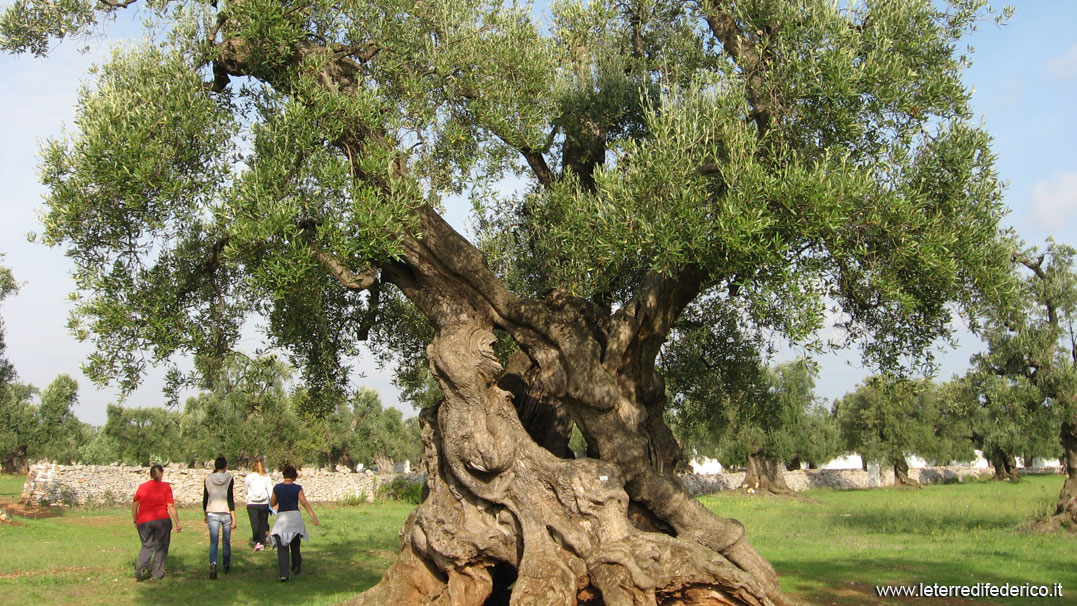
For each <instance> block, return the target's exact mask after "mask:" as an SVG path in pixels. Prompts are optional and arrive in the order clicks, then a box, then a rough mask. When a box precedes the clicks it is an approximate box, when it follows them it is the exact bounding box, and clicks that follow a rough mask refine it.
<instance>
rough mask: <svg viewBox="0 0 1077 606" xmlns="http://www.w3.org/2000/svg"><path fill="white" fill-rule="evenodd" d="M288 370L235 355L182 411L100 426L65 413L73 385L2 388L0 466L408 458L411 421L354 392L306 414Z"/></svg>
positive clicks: (130, 412)
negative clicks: (289, 385)
mask: <svg viewBox="0 0 1077 606" xmlns="http://www.w3.org/2000/svg"><path fill="white" fill-rule="evenodd" d="M289 377H290V369H289V368H288V367H287V366H286V365H284V364H283V363H281V362H280V361H278V360H276V359H275V358H272V357H266V358H254V359H252V358H245V357H236V358H233V359H232V360H230V361H229V363H228V364H226V365H224V366H223V367H222V369H221V370H220V371H219V372H218V373H217V374H216V376H215V377H214V380H213V381H212V382H211V384H208V385H205V386H204V389H202V391H201V392H200V393H199V394H198V395H196V396H193V397H190V398H188V399H187V401H186V403H185V404H184V405H183V407H182V409H180V410H175V409H170V408H166V407H154V408H128V407H123V406H119V405H115V404H110V405H109V406H108V409H107V420H106V422H105V424H104V425H103V426H101V427H94V426H91V425H89V424H87V423H84V422H81V421H79V420H78V419H77V418H76V417H75V415H74V414H73V412H72V411H73V408H74V406H75V404H76V403H77V400H78V384H77V383H76V382H75V380H74V379H72V378H71V377H69V376H67V375H60V376H59V377H57V378H56V379H55V380H54V381H53V382H52V383H51V384H50V385H49V386H48V387H47V388H46V389H45V390H44V391H42V392H40V393H39V392H38V390H37V389H35V388H34V387H32V386H30V385H26V384H23V383H18V382H12V383H5V384H4V389H3V398H2V400H0V423H2V426H0V465H2V467H3V470H4V472H5V473H13V472H20V471H24V470H25V469H26V467H27V465H28V463H29V462H31V461H36V460H42V459H44V460H49V461H55V462H60V463H77V462H81V463H85V464H99V465H103V464H109V463H113V462H118V463H126V464H131V465H138V464H142V465H144V464H148V463H151V462H154V463H156V462H182V463H187V464H200V463H203V462H205V461H208V460H212V459H213V458H215V457H217V456H219V455H224V456H226V457H228V459H229V461H230V462H232V464H233V466H239V467H245V466H247V465H249V464H251V463H252V462H253V461H254V460H255V459H264V460H265V461H266V463H267V465H268V466H270V467H274V466H277V465H280V464H282V463H286V462H288V463H294V464H300V465H302V464H307V465H311V464H314V465H319V466H330V467H332V466H336V465H345V466H348V467H350V468H354V467H355V466H356V465H358V464H363V465H365V466H368V467H369V466H370V465H372V464H373V463H374V462H375V460H376V459H377V460H380V461H382V462H383V464H384V462H385V461H387V460H388V461H404V460H411V461H417V460H418V458H419V456H420V455H421V454H422V443H421V440H420V438H419V426H418V421H417V419H415V418H410V419H404V418H403V415H402V414H401V412H400V411H399V410H397V409H395V408H392V407H384V406H382V403H381V400H380V398H379V397H378V393H377V391H375V390H373V389H365V388H364V389H360V390H359V391H358V392H357V393H355V394H353V395H352V396H351V397H350V398H341V399H340V400H339V401H338V402H336V404H335V406H334V407H333V408H332V409H331V410H330V411H328V412H327V413H323V414H311V413H309V412H307V411H308V410H309V407H308V406H306V404H307V403H306V400H307V399H308V398H309V397H310V396H309V395H308V393H307V392H306V390H304V389H301V388H300V389H292V390H289V389H287V388H286V383H287V380H288V379H289Z"/></svg>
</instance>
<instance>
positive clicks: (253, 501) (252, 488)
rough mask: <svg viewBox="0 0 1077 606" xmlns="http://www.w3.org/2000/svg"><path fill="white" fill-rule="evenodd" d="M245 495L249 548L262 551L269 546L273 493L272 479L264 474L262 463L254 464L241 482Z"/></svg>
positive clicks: (264, 467) (264, 469)
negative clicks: (271, 498)
mask: <svg viewBox="0 0 1077 606" xmlns="http://www.w3.org/2000/svg"><path fill="white" fill-rule="evenodd" d="M243 488H244V490H245V492H246V494H247V517H249V518H250V520H251V546H253V547H254V550H255V551H262V550H263V549H265V548H266V547H267V546H268V545H269V497H270V496H271V494H272V492H273V479H272V478H270V477H269V474H268V473H266V466H265V464H264V463H262V461H260V460H259V461H255V462H254V469H253V470H252V471H251V473H249V474H247V477H246V478H244V480H243Z"/></svg>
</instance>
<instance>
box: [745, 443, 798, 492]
mask: <svg viewBox="0 0 1077 606" xmlns="http://www.w3.org/2000/svg"><path fill="white" fill-rule="evenodd" d="M799 468H800V465H799V464H798V465H797V469H799ZM740 487H741V489H742V490H744V491H745V492H749V493H751V494H770V495H787V496H788V495H793V494H796V493H794V492H793V489H792V488H789V485H788V484H786V483H785V474H784V473H783V472H782V465H781V462H780V461H778V458H777V457H774V456H771V455H769V454H767V453H765V452H763V451H757V452H754V453H752V454H750V455H748V473H746V474H744V481H743V482H741V485H740Z"/></svg>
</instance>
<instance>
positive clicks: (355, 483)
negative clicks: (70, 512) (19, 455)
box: [22, 464, 423, 507]
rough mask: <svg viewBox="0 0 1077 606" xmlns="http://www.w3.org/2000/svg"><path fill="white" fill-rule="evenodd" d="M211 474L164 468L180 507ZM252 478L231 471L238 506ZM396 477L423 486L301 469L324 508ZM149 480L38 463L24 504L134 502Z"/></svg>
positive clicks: (123, 471)
mask: <svg viewBox="0 0 1077 606" xmlns="http://www.w3.org/2000/svg"><path fill="white" fill-rule="evenodd" d="M341 469H343V468H341ZM210 471H211V470H209V469H200V468H199V469H195V468H192V469H189V468H186V467H183V466H179V465H170V466H167V467H165V474H164V481H165V482H168V483H169V484H171V485H172V494H173V496H174V497H175V499H176V502H177V503H178V504H180V505H196V504H201V503H202V485H203V484H202V483H203V481H204V480H205V477H206V474H208V473H210ZM248 473H250V472H248V471H245V470H244V471H233V472H232V475H233V476H234V477H235V493H234V494H235V498H236V506H237V507H242V506H243V504H245V503H246V498H247V495H246V491H245V490H244V488H243V478H245V477H246V475H247V474H248ZM270 475H271V476H272V478H273V481H274V482H280V481H282V478H281V476H280V473H278V472H274V473H271V474H270ZM395 477H404V478H406V479H408V481H409V482H422V481H423V478H422V476H420V475H418V474H407V475H403V474H401V475H398V476H379V475H376V474H374V473H372V472H370V471H362V472H348V471H330V470H324V469H301V470H299V479H298V480H297V483H298V484H301V485H302V486H303V492H304V493H305V494H306V496H307V498H308V499H309V500H311V501H313V502H322V503H325V502H339V501H346V500H350V499H364V500H373V499H374V496H375V495H376V494H377V491H378V487H379V486H381V485H382V484H385V483H388V482H391V481H392V480H393V478H395ZM149 479H150V471H149V468H148V467H131V466H126V465H54V464H37V465H31V466H30V471H29V473H28V474H27V476H26V483H25V484H24V485H23V491H22V500H23V502H25V503H34V504H45V503H47V504H49V505H88V504H89V505H92V504H107V503H129V502H130V501H131V498H132V497H133V496H134V494H135V490H136V489H137V488H138V486H139V485H140V484H142V483H143V482H146V481H148V480H149Z"/></svg>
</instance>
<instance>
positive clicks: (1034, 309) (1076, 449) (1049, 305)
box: [974, 240, 1077, 529]
mask: <svg viewBox="0 0 1077 606" xmlns="http://www.w3.org/2000/svg"><path fill="white" fill-rule="evenodd" d="M1075 254H1077V253H1075V251H1074V249H1073V248H1071V247H1069V246H1066V245H1063V244H1058V243H1056V242H1054V241H1050V240H1049V241H1048V242H1047V246H1045V247H1044V248H1043V249H1038V248H1036V247H1028V248H1022V247H1017V248H1015V250H1014V252H1013V255H1012V259H1013V262H1014V265H1015V266H1016V268H1017V269H1018V271H1019V273H1020V274H1021V288H1020V290H1019V291H1018V293H1017V296H1016V297H1014V298H1012V299H1005V301H1010V302H1012V303H1013V304H1012V305H1000V306H999V307H998V308H997V309H996V310H995V313H994V314H993V316H991V317H990V320H989V322H988V326H987V330H986V331H985V332H984V340H985V341H986V342H987V346H988V349H987V352H985V353H983V354H980V355H978V356H976V357H975V358H974V362H975V364H976V365H977V367H978V368H980V369H981V370H982V371H983V372H991V373H994V374H996V375H999V376H1001V377H1005V378H1006V379H1007V381H1011V382H1018V381H1020V382H1021V383H1026V382H1027V384H1028V385H1029V386H1030V387H1032V388H1035V390H1036V391H1037V392H1038V393H1039V396H1040V398H1041V400H1040V403H1041V404H1042V405H1044V406H1047V407H1049V408H1051V409H1052V410H1050V411H1043V410H1039V411H1036V412H1038V413H1039V414H1040V415H1043V416H1046V417H1047V421H1046V422H1048V423H1050V422H1051V419H1050V417H1051V416H1054V419H1055V420H1056V421H1057V420H1060V421H1061V423H1060V425H1055V426H1056V427H1060V433H1059V435H1060V438H1061V440H1060V441H1061V446H1062V449H1061V450H1062V460H1063V462H1064V463H1065V468H1066V481H1065V483H1064V484H1063V486H1062V491H1061V493H1060V494H1059V496H1058V503H1057V505H1056V506H1055V511H1054V513H1053V514H1052V515H1050V516H1048V517H1047V518H1045V519H1043V520H1041V521H1040V522H1039V525H1040V526H1041V527H1043V528H1044V529H1053V528H1058V527H1059V526H1066V527H1069V528H1072V527H1073V526H1074V525H1075V524H1077V332H1075V330H1077V326H1075V322H1077V268H1075V267H1074V255H1075Z"/></svg>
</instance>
